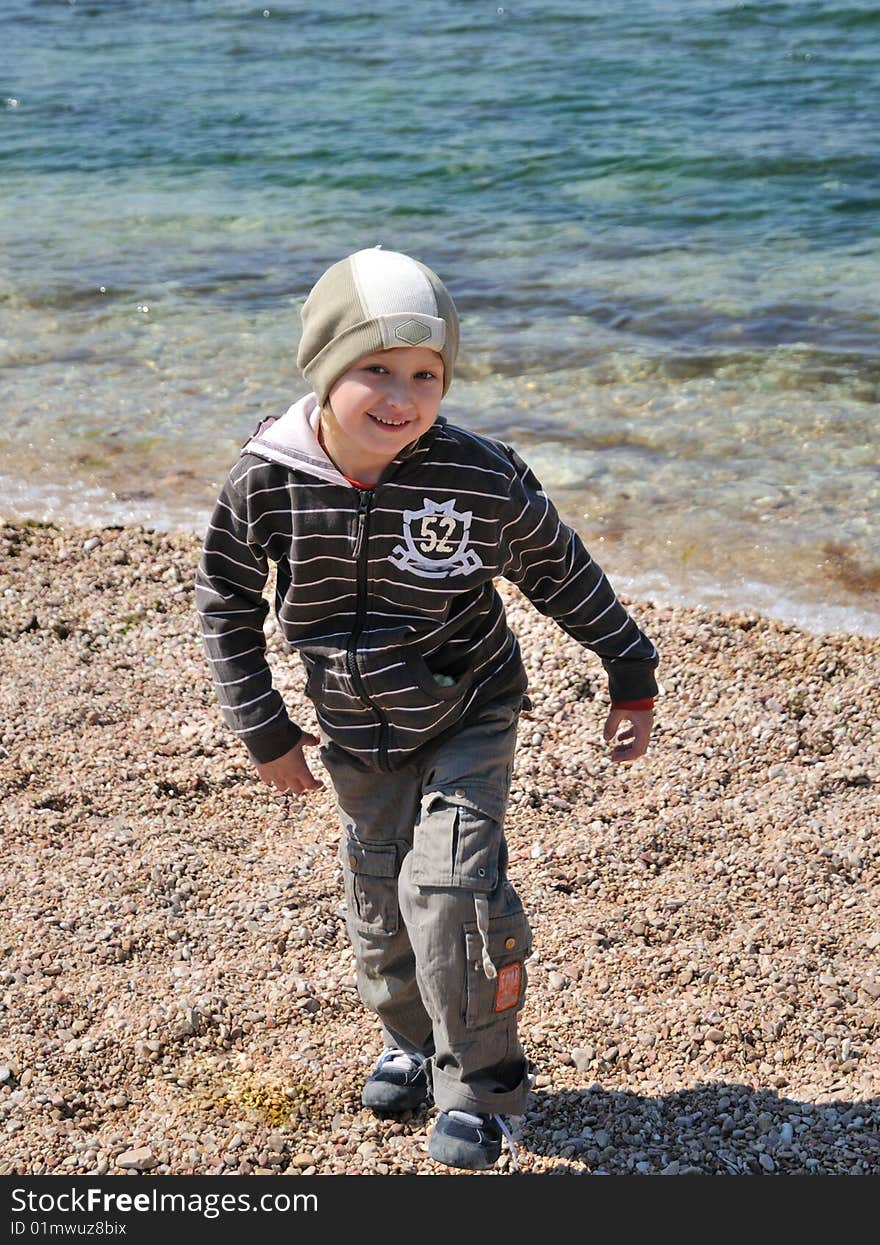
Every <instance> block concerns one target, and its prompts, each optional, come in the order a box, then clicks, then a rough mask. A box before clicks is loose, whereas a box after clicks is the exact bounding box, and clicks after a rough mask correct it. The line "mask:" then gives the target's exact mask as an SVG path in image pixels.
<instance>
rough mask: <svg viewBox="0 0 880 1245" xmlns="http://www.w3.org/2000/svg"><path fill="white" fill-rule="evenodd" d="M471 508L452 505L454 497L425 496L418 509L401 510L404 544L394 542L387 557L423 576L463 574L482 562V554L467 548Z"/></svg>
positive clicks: (433, 577) (471, 516)
mask: <svg viewBox="0 0 880 1245" xmlns="http://www.w3.org/2000/svg"><path fill="white" fill-rule="evenodd" d="M472 518H473V512H472V511H470V510H466V511H458V510H456V509H455V498H454V497H453V498H452V500H451V501H444V502H442V503H438V502H435V501H431V500H430V499H429V498H427V497H426V498H425V504H424V506H423V507H422V509H421V510H404V512H403V538H404V540H405V541H406V544H405V545H396V546H395V547H394V549H393V550H392V552H391V557H390V560H391V561H392V562H393V563H394V564H395V566H399V567H400V568H401V570H406V571H412V573H413V574H414V575H422V576H424V577H425V578H426V579H445V578H446V577H447V576H452V575H467V574H469V573H470V572H471V571H475V570H478V569H479V567H481V566H482V565H483V561H482V558H481V557H480V555H479V554H478V553H475V552H474V551H473V549H468V548H467V541H468V535H469V534H470V529H471V519H472Z"/></svg>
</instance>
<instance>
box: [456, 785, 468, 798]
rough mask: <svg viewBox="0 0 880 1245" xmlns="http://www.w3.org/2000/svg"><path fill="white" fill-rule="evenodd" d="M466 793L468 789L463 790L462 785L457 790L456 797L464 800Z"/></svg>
mask: <svg viewBox="0 0 880 1245" xmlns="http://www.w3.org/2000/svg"><path fill="white" fill-rule="evenodd" d="M466 794H467V792H466V791H463V790H462V788H461V787H458V788H457V789H456V792H455V798H456V799H457V800H463V799H464V797H465V795H466Z"/></svg>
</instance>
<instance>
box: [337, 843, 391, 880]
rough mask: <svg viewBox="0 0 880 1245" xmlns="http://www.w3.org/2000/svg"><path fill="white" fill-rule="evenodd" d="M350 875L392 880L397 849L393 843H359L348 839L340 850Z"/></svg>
mask: <svg viewBox="0 0 880 1245" xmlns="http://www.w3.org/2000/svg"><path fill="white" fill-rule="evenodd" d="M340 855H341V856H342V859H343V863H344V864H346V865H348V867H349V869H350V870H351V871H352V873H363V874H366V876H367V877H370V878H393V877H395V875H396V874H397V848H396V847H395V846H394V844H393V843H370V844H367V843H359V842H358V841H357V839H348V840H347V841H346V842H345V843H343V845H342V848H341V850H340Z"/></svg>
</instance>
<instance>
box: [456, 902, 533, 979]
mask: <svg viewBox="0 0 880 1245" xmlns="http://www.w3.org/2000/svg"><path fill="white" fill-rule="evenodd" d="M464 939H465V948H466V951H465V954H466V955H467V958H468V962H469V963H470V964H471V965H472V966H473V965H476V967H477V968H478V969H479V971H480V972H482V962H483V940H482V938H481V937H480V931H479V930H478V928H477V924H476V921H473V922H470V921H468V922H466V924H465V927H464ZM531 942H532V940H531V931H530V929H529V924H528V921H527V920H526V916H525V913H524V912H521V911H520V912H512V913H510V914H509V915H507V916H496V917H490V918H489V956H490V958H491V960H492V963H493V964H494V965H495V967H496V968H501V967H502V966H503V965H505V964H511V963H513V961H514V960H525V959H528V957H529V956H530V955H531V954H532V946H531Z"/></svg>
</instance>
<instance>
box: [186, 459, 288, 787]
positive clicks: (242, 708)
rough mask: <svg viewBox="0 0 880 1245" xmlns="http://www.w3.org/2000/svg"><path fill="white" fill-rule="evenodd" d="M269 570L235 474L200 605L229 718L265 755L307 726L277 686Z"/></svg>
mask: <svg viewBox="0 0 880 1245" xmlns="http://www.w3.org/2000/svg"><path fill="white" fill-rule="evenodd" d="M268 573H269V560H268V558H267V556H266V553H265V550H264V549H263V548H262V546H261V545H260V544H259V542H258V541H256V540H255V539H254V531H253V526H252V524H251V523H250V521H249V517H248V513H247V503H246V501H245V499H244V498H242V497H241V495H240V494H239V492H238V490H237V489H236V487H235V484H234V482H233V475H232V474H230V477H229V479H228V480H227V482H226V484H225V485H224V488H223V491H222V492H221V494H220V497H219V499H218V501H217V505H216V506H215V508H214V512H213V514H212V515H211V519H210V522H209V523H208V530H207V533H206V535H205V545H204V549H203V551H202V557H201V560H200V562H199V566H198V570H197V571H196V609H197V610H198V615H199V622H200V624H201V629H202V639H203V641H204V645H205V651H206V653H207V656H208V661H209V662H210V663H211V672H212V677H213V679H214V688H215V690H216V692H217V696H218V699H219V701H220V706H221V709H222V711H223V718H224V720H225V722H226V723H227V725H228V726H230V727H231V728H232V730H233V731H234V733H235V734H236V735H237V736H238V738H239V739H240V740H241V741H242V743H243V744H245V746H246V747H247V749H248V752H249V753H250V755H251V758H252V760H254V761H257V762H259V763H261V764H262V763H264V762H267V761H274V760H276V759H277V758H278V757H281V756H284V754H285V753H286V752H288V751H289V750H290V749H291V748H292V747H293V746H294V745H295V744H296V743H297V742H298V740H299V738H300V736H301V735H302V731H301V729H300V728H299V727H298V726H296V725H295V724H294V723H293V722H291V721H290V719H289V718H288V716H287V710H286V709H285V707H284V702H283V700H282V699H281V695H280V693H279V692H278V691H276V689H275V688H274V687H273V686H272V673H271V671H270V669H269V665H268V662H267V661H266V638H265V635H264V634H263V622H264V621H265V618H266V614H267V613H268V610H269V602H268V601H267V600H266V599H265V597H264V596H263V595H262V592H263V588H264V587H265V584H266V580H267V578H268Z"/></svg>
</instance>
